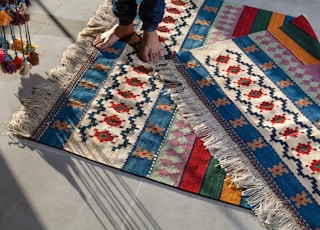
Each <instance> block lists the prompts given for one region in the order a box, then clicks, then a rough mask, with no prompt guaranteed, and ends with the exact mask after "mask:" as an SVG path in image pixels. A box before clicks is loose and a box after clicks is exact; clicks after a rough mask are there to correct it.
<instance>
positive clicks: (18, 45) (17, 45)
mask: <svg viewBox="0 0 320 230" xmlns="http://www.w3.org/2000/svg"><path fill="white" fill-rule="evenodd" d="M25 45H26V42H25V41H23V40H22V39H18V38H14V39H13V40H12V41H11V43H10V49H11V50H18V51H20V52H22V50H23V47H24V46H25Z"/></svg>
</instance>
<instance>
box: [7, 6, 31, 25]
mask: <svg viewBox="0 0 320 230" xmlns="http://www.w3.org/2000/svg"><path fill="white" fill-rule="evenodd" d="M29 20H30V15H29V14H27V13H25V12H21V11H19V10H15V11H13V13H12V22H11V23H12V25H15V26H17V25H24V24H25V23H26V22H28V21H29Z"/></svg>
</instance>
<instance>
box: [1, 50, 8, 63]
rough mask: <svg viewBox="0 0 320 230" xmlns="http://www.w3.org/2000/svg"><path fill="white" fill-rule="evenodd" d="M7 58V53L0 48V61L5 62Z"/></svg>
mask: <svg viewBox="0 0 320 230" xmlns="http://www.w3.org/2000/svg"><path fill="white" fill-rule="evenodd" d="M6 59H7V53H6V52H5V51H3V49H0V63H2V62H5V61H6Z"/></svg>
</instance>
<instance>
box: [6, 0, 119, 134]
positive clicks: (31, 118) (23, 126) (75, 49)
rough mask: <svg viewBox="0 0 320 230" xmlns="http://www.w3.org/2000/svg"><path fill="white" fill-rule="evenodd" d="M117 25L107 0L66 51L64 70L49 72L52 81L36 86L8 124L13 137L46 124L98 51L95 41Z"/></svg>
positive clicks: (62, 62)
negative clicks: (88, 61) (59, 100)
mask: <svg viewBox="0 0 320 230" xmlns="http://www.w3.org/2000/svg"><path fill="white" fill-rule="evenodd" d="M116 23H117V20H116V18H115V17H114V15H113V13H112V5H111V1H110V0H106V1H105V3H104V5H101V6H100V7H99V9H98V10H97V12H96V15H95V16H94V17H93V18H91V19H90V20H89V22H88V24H87V26H86V28H85V29H84V30H83V31H82V32H80V33H79V35H78V38H77V41H76V42H75V43H74V44H72V45H70V46H69V47H68V48H67V50H66V51H65V52H64V54H63V57H62V59H61V67H58V68H56V69H53V70H51V71H50V72H49V80H51V82H50V83H48V84H41V85H38V86H36V87H35V90H34V91H33V94H32V96H31V97H30V98H28V99H26V100H24V101H23V105H22V108H21V109H20V111H18V112H17V113H15V114H14V115H13V117H12V120H11V121H10V122H8V129H9V131H10V133H11V134H14V135H17V136H20V137H30V136H31V135H32V133H33V132H34V131H35V129H36V128H37V127H38V125H39V122H42V121H43V119H44V118H45V117H46V115H47V114H48V112H49V111H50V109H51V108H52V106H53V105H54V103H55V102H56V101H57V99H58V98H59V96H60V95H61V94H62V93H63V92H64V90H65V89H66V87H67V86H68V85H69V83H70V82H71V81H72V80H73V78H74V76H75V74H76V73H77V72H78V71H79V69H80V68H81V67H82V65H83V64H84V63H85V62H86V61H87V60H88V58H89V57H90V55H91V54H92V52H93V51H94V49H95V48H94V47H93V46H92V42H93V40H94V39H95V38H96V36H98V35H99V34H100V33H102V32H104V31H106V30H108V29H110V28H112V27H113V26H114V25H115V24H116Z"/></svg>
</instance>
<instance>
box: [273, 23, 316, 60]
mask: <svg viewBox="0 0 320 230" xmlns="http://www.w3.org/2000/svg"><path fill="white" fill-rule="evenodd" d="M269 32H270V33H271V34H272V35H273V36H274V37H275V38H276V39H277V40H278V41H279V42H281V44H282V45H284V46H285V47H286V48H288V49H289V50H290V51H291V52H292V53H293V54H294V55H295V56H296V58H298V59H299V60H300V61H301V62H302V63H303V64H305V65H311V64H320V60H319V59H317V58H316V57H314V56H312V55H311V54H310V53H308V52H307V51H306V50H304V49H303V48H302V47H301V46H299V45H298V44H297V43H296V42H295V41H294V40H292V39H291V38H290V37H289V36H288V35H286V34H285V33H284V32H283V31H282V30H281V29H279V28H270V30H269Z"/></svg>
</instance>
